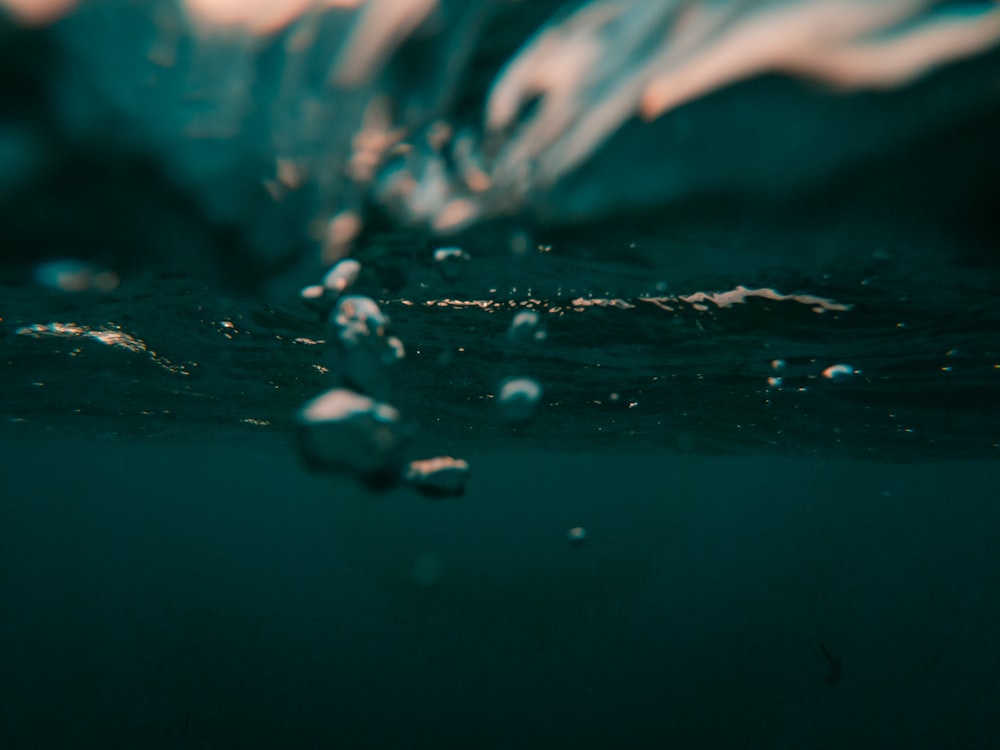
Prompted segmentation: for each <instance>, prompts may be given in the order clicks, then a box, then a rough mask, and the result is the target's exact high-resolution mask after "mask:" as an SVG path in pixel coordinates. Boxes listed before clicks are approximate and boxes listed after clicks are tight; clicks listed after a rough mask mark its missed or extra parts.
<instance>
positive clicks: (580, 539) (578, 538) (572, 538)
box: [566, 526, 587, 547]
mask: <svg viewBox="0 0 1000 750" xmlns="http://www.w3.org/2000/svg"><path fill="white" fill-rule="evenodd" d="M566 541H568V542H569V543H570V544H571V545H572V546H573V547H581V546H583V544H584V542H586V541H587V530H586V529H585V528H583V526H574V527H573V528H572V529H570V530H569V531H567V532H566Z"/></svg>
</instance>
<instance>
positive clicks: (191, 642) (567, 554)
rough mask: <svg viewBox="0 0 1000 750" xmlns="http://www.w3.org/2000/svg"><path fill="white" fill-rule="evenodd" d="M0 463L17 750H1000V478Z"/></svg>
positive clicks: (79, 445)
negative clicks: (400, 476)
mask: <svg viewBox="0 0 1000 750" xmlns="http://www.w3.org/2000/svg"><path fill="white" fill-rule="evenodd" d="M0 448H2V452H0V471H2V474H0V476H2V477H3V480H2V481H3V502H2V503H0V611H2V613H3V617H2V620H0V633H2V640H0V643H2V647H0V673H2V674H3V680H2V681H0V735H2V737H3V739H4V747H5V748H10V749H11V750H14V749H18V750H19V749H20V748H38V747H46V748H79V747H191V748H209V747H299V748H328V747H351V748H368V747H372V748H375V747H378V748H383V747H393V748H406V747H413V748H424V747H442V748H443V747H471V746H475V747H484V748H494V747H495V748H509V747H526V748H535V747H537V748H552V747H637V748H638V747H650V748H654V747H657V748H658V747H664V746H666V745H668V744H670V745H674V746H682V747H743V748H747V747H760V748H765V747H811V748H843V747H910V748H923V747H927V748H939V747H944V746H950V747H964V748H989V747H996V746H997V744H998V743H1000V734H998V731H1000V730H998V725H997V722H996V717H995V711H994V708H995V705H996V698H997V695H998V692H1000V685H998V682H997V675H996V664H997V663H1000V652H998V646H997V641H996V639H995V638H994V637H993V636H992V634H993V630H994V628H993V623H995V622H996V620H997V617H998V615H1000V609H998V601H1000V597H998V593H1000V580H998V578H997V570H998V565H1000V559H998V556H1000V552H998V550H1000V544H998V541H1000V510H998V507H997V504H996V500H995V492H994V491H993V488H994V487H995V486H996V484H997V478H998V474H997V465H996V463H995V462H993V461H969V462H947V463H932V464H923V465H898V464H889V463H885V462H866V461H858V460H818V459H806V458H780V457H773V456H751V457H742V458H739V457H708V456H684V455H677V454H675V453H671V452H664V451H660V450H657V451H650V450H646V451H635V452H631V453H626V452H623V451H617V452H595V451H593V450H583V451H578V452H550V451H541V450H537V449H524V448H521V447H519V446H518V445H516V444H509V445H507V446H506V447H490V448H485V449H478V448H472V449H470V450H469V451H468V452H467V454H466V457H467V458H468V459H469V460H470V462H471V463H472V465H473V466H474V471H475V474H474V477H473V480H472V481H471V483H470V485H469V488H468V492H467V494H466V496H465V497H464V498H461V499H455V500H450V501H443V502H438V503H434V502H427V501H424V500H421V499H419V498H418V497H417V496H415V495H414V494H412V492H410V491H407V490H402V489H401V490H397V491H391V492H388V493H384V494H381V495H378V496H371V495H369V494H368V493H366V492H365V491H362V490H360V489H359V488H358V486H357V485H356V484H355V483H353V482H352V481H349V480H346V479H338V478H328V477H319V476H316V475H310V474H307V473H304V472H303V471H302V469H301V467H300V465H299V463H298V461H297V459H296V457H295V455H294V451H293V450H292V449H291V447H290V446H289V444H288V441H286V440H285V439H283V438H281V437H278V436H258V437H256V438H252V437H248V436H243V437H240V438H236V439H234V440H232V441H230V442H224V441H213V442H206V441H205V440H202V439H190V438H186V439H184V440H163V439H160V440H145V441H139V440H136V439H133V438H114V439H90V440H86V441H84V440H79V439H72V438H65V437H63V438H48V439H38V438H28V439H17V440H15V439H12V438H11V437H10V435H9V434H8V435H7V436H5V437H4V438H3V440H2V444H0ZM578 525H582V526H585V527H586V528H587V529H588V532H589V538H588V540H587V542H586V544H584V545H583V546H580V547H573V546H570V545H568V544H567V542H566V539H565V534H566V531H567V529H568V528H570V527H573V526H578Z"/></svg>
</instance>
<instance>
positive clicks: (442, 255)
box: [434, 247, 470, 281]
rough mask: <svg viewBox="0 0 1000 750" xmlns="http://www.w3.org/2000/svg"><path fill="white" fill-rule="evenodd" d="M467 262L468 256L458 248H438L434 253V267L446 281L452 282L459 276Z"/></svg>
mask: <svg viewBox="0 0 1000 750" xmlns="http://www.w3.org/2000/svg"><path fill="white" fill-rule="evenodd" d="M469 260H470V258H469V254H468V253H467V252H465V250H463V249H462V248H460V247H439V248H438V249H437V250H435V251H434V265H435V266H436V267H437V270H438V273H440V274H441V276H443V277H444V278H445V279H447V280H448V281H454V280H455V279H457V278H458V277H459V276H461V275H462V270H463V268H464V266H465V264H466V263H468V262H469Z"/></svg>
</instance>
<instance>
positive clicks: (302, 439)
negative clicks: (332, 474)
mask: <svg viewBox="0 0 1000 750" xmlns="http://www.w3.org/2000/svg"><path fill="white" fill-rule="evenodd" d="M295 422H296V425H297V430H298V440H299V449H300V452H301V455H302V458H303V460H304V461H305V462H306V463H307V464H308V465H309V466H310V467H312V468H315V469H321V470H326V471H345V472H349V473H353V474H356V475H358V476H360V477H362V478H365V479H369V480H373V481H381V482H385V483H388V482H389V481H391V479H392V478H394V477H395V476H398V467H399V451H400V449H401V447H402V446H403V444H404V443H405V442H406V440H407V438H408V437H409V430H408V429H406V427H405V426H404V425H403V423H402V421H401V419H400V415H399V412H398V411H397V410H396V408H395V407H393V406H391V405H390V404H386V403H381V402H378V401H375V400H374V399H372V398H369V397H368V396H363V395H361V394H360V393H356V392H354V391H351V390H348V389H346V388H334V389H333V390H329V391H326V392H325V393H323V394H321V395H319V396H317V397H316V398H314V399H312V400H310V401H308V402H306V404H305V405H304V406H303V407H302V408H301V409H300V410H299V412H298V414H297V415H296V420H295Z"/></svg>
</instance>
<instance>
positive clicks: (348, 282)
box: [299, 258, 361, 309]
mask: <svg viewBox="0 0 1000 750" xmlns="http://www.w3.org/2000/svg"><path fill="white" fill-rule="evenodd" d="M360 273H361V264H360V263H359V262H358V261H356V260H354V259H353V258H344V259H343V260H341V261H339V262H337V263H336V264H335V265H334V266H333V267H332V268H331V269H330V270H329V271H327V272H326V275H325V276H324V277H323V283H321V284H313V285H311V286H307V287H305V288H304V289H303V290H302V291H301V292H300V294H299V296H300V297H301V298H302V299H303V300H304V301H305V302H307V303H309V304H310V305H312V306H314V307H319V308H323V307H325V308H326V309H329V306H330V305H331V304H333V303H334V302H336V301H337V300H338V299H339V298H340V297H341V296H342V295H343V294H344V293H346V292H347V291H348V290H349V289H350V288H351V287H352V286H354V284H355V282H356V281H357V280H358V275H359V274H360Z"/></svg>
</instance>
